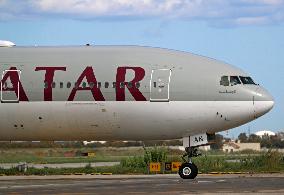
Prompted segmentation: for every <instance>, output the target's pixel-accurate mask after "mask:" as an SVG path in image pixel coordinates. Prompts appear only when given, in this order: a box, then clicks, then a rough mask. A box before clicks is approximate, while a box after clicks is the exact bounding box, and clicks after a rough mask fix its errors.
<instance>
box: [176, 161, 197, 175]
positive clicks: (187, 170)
mask: <svg viewBox="0 0 284 195" xmlns="http://www.w3.org/2000/svg"><path fill="white" fill-rule="evenodd" d="M178 174H179V176H180V177H181V178H182V179H194V178H195V177H196V176H197V174H198V168H197V166H196V165H195V164H193V163H182V165H181V166H180V167H179V171H178Z"/></svg>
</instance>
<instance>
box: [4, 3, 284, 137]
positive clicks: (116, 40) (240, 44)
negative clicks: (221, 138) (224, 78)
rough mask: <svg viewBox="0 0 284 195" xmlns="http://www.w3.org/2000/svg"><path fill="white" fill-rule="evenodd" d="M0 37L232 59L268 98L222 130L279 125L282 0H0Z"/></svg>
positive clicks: (283, 73) (283, 102)
mask: <svg viewBox="0 0 284 195" xmlns="http://www.w3.org/2000/svg"><path fill="white" fill-rule="evenodd" d="M0 39H2V40H10V41H13V42H15V43H16V44H17V45H82V44H86V43H92V44H98V45H116V44H120V45H147V46H155V47H164V48H171V49H176V50H183V51H188V52H193V53H197V54H201V55H205V56H209V57H212V58H216V59H219V60H223V61H226V62H228V63H230V64H233V65H236V66H238V67H240V68H241V69H243V70H244V71H246V72H248V73H250V74H251V75H252V77H253V78H254V80H255V81H257V82H258V83H260V84H261V85H263V86H264V87H265V88H267V89H268V90H269V91H270V92H271V94H272V95H273V96H274V98H275V107H274V109H273V110H272V111H271V112H270V113H268V114H266V115H265V116H263V117H262V118H260V119H258V120H256V121H254V122H252V123H249V124H247V125H244V126H242V127H240V128H236V129H233V130H230V131H229V135H230V136H233V137H237V135H238V134H239V132H246V131H247V130H248V128H249V127H250V131H251V132H255V131H258V130H263V129H269V130H272V131H275V132H276V131H279V130H284V120H283V114H284V113H283V109H284V87H283V84H284V0H239V1H227V0H209V1H208V0H164V1H162V0H132V1H130V0H109V1H106V0H93V1H90V0H65V1H62V2H61V1H57V0H37V1H36V0H26V1H25V0H0Z"/></svg>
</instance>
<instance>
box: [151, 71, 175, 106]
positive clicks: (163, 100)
mask: <svg viewBox="0 0 284 195" xmlns="http://www.w3.org/2000/svg"><path fill="white" fill-rule="evenodd" d="M155 71H169V78H168V86H167V89H168V93H167V98H163V99H162V98H161V99H158V98H155V99H153V98H152V93H153V91H152V83H153V82H152V80H153V73H154V72H155ZM171 75H172V70H171V69H152V72H151V80H150V102H169V101H170V83H171Z"/></svg>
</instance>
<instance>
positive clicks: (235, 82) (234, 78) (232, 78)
mask: <svg viewBox="0 0 284 195" xmlns="http://www.w3.org/2000/svg"><path fill="white" fill-rule="evenodd" d="M230 84H231V86H233V85H238V84H242V83H241V81H240V79H239V77H238V76H230Z"/></svg>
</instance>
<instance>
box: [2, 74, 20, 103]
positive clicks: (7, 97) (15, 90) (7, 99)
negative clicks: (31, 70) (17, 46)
mask: <svg viewBox="0 0 284 195" xmlns="http://www.w3.org/2000/svg"><path fill="white" fill-rule="evenodd" d="M6 74H9V75H13V78H15V79H13V80H11V78H12V77H11V76H8V77H6V76H5V75H6ZM20 76H21V71H20V70H4V71H3V73H2V80H1V88H0V90H1V103H19V99H20V96H19V93H20Z"/></svg>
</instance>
